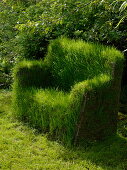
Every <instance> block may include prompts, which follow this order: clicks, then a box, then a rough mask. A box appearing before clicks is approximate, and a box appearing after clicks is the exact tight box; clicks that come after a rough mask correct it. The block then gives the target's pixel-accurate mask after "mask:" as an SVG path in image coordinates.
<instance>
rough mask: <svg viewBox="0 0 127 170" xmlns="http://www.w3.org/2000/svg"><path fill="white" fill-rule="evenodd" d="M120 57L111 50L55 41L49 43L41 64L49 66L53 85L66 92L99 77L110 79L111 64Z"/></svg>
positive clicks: (118, 60) (69, 41)
mask: <svg viewBox="0 0 127 170" xmlns="http://www.w3.org/2000/svg"><path fill="white" fill-rule="evenodd" d="M122 58H123V55H122V54H121V53H120V52H119V51H117V50H116V49H115V48H112V47H106V46H103V45H100V44H92V43H87V42H84V41H82V40H70V39H68V38H58V39H56V40H53V41H52V42H51V43H50V45H49V47H48V53H47V56H46V58H45V62H47V63H48V65H49V66H50V69H51V72H52V75H53V79H54V80H53V81H54V86H55V87H58V88H60V89H62V90H65V91H68V90H70V89H71V86H73V85H74V84H75V83H77V82H80V81H83V80H86V79H91V78H93V77H94V76H97V75H99V74H108V75H111V76H112V73H113V70H114V67H115V64H116V63H117V62H120V60H121V59H122ZM121 61H122V60H121Z"/></svg>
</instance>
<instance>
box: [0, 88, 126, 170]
mask: <svg viewBox="0 0 127 170" xmlns="http://www.w3.org/2000/svg"><path fill="white" fill-rule="evenodd" d="M0 169H12V170H32V169H36V170H41V169H42V170H43V169H46V170H47V169H51V170H52V169H56V170H57V169H60V170H62V169H65V170H67V169H73V170H82V169H83V170H88V169H89V170H96V169H97V170H102V169H105V170H106V169H107V170H110V169H112V170H126V169H127V116H125V115H123V114H119V122H118V134H117V135H116V136H113V137H110V138H109V139H106V140H105V141H101V142H96V143H89V144H88V143H85V144H84V145H83V146H80V147H79V146H77V147H73V148H67V147H65V146H63V145H62V144H60V143H59V142H57V141H52V140H49V139H48V138H47V136H46V134H40V133H39V132H37V131H36V130H35V129H32V128H30V127H29V126H27V124H23V122H19V121H18V120H16V119H15V118H14V116H13V112H12V111H11V92H10V91H7V90H1V91H0Z"/></svg>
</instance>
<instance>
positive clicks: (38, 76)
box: [13, 61, 51, 88]
mask: <svg viewBox="0 0 127 170" xmlns="http://www.w3.org/2000/svg"><path fill="white" fill-rule="evenodd" d="M13 73H14V74H13V75H14V84H15V85H18V86H20V87H21V88H27V87H37V88H40V87H42V88H45V87H47V86H50V85H51V73H50V69H49V67H48V65H47V64H46V63H44V62H42V61H22V62H20V63H19V64H17V65H16V67H15V68H14V72H13Z"/></svg>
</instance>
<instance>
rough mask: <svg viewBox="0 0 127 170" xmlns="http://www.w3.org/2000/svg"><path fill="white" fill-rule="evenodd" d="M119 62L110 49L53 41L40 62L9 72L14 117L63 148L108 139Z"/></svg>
mask: <svg viewBox="0 0 127 170" xmlns="http://www.w3.org/2000/svg"><path fill="white" fill-rule="evenodd" d="M123 62H124V56H123V54H122V53H121V52H119V51H117V50H116V49H114V48H112V47H106V46H102V45H100V44H92V43H86V42H83V41H81V40H70V39H67V38H59V39H56V40H53V41H52V42H51V43H50V45H49V47H48V52H47V56H46V57H45V59H44V61H23V62H21V63H19V64H18V65H17V66H16V67H15V69H14V84H13V92H14V93H13V107H14V110H15V114H16V116H17V117H19V118H20V119H21V120H24V121H26V122H29V124H30V125H31V126H33V127H35V128H38V129H40V130H41V131H43V132H48V134H49V135H50V136H52V137H54V138H55V139H59V140H62V141H63V142H64V143H66V144H68V145H69V144H72V143H78V142H80V141H82V140H100V139H103V138H105V137H107V136H110V135H112V134H114V133H116V129H117V114H118V107H119V95H120V84H121V76H122V69H123Z"/></svg>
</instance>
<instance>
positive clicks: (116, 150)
mask: <svg viewBox="0 0 127 170" xmlns="http://www.w3.org/2000/svg"><path fill="white" fill-rule="evenodd" d="M61 157H62V158H63V159H64V160H66V161H71V160H72V161H74V160H75V161H76V160H77V159H78V160H80V161H84V160H86V161H90V162H91V163H94V164H96V165H97V166H99V167H102V168H106V169H107V168H108V169H110V168H111V169H119V170H120V169H123V170H126V169H127V140H126V139H125V138H122V137H120V136H119V135H116V136H113V137H110V138H108V139H107V140H105V141H101V142H96V143H94V144H88V143H87V144H86V143H84V146H83V145H82V146H80V147H78V148H76V147H75V148H73V149H69V148H67V149H66V152H65V153H64V154H63V155H62V156H61ZM88 169H89V168H88Z"/></svg>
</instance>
